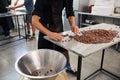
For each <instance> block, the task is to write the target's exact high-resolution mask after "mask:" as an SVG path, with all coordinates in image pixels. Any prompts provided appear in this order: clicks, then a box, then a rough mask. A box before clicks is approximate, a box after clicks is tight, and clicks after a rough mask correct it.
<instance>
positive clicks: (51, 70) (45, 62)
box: [15, 49, 67, 79]
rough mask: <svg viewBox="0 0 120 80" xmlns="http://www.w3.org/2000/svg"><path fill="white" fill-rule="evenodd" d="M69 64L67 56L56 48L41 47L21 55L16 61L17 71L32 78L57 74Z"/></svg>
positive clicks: (49, 76) (42, 77) (44, 77)
mask: <svg viewBox="0 0 120 80" xmlns="http://www.w3.org/2000/svg"><path fill="white" fill-rule="evenodd" d="M66 64H67V60H66V57H65V56H64V55H63V54H62V53H60V52H58V51H55V50H50V49H39V50H35V51H30V52H28V53H27V54H25V55H23V56H21V57H20V58H19V59H18V60H17V61H16V63H15V69H16V71H17V72H18V73H19V74H21V75H22V76H25V77H27V78H30V79H46V78H51V77H54V76H57V75H58V74H59V73H60V72H62V71H63V70H64V69H65V67H66Z"/></svg>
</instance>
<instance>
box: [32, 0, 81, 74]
mask: <svg viewBox="0 0 120 80" xmlns="http://www.w3.org/2000/svg"><path fill="white" fill-rule="evenodd" d="M64 8H65V10H66V14H67V18H68V21H69V23H70V26H71V30H72V31H73V32H74V33H75V34H78V32H79V31H78V30H79V29H78V26H76V25H75V21H74V12H73V0H36V3H35V9H34V11H33V17H32V22H33V25H34V26H35V27H36V28H37V29H39V40H38V49H54V50H57V51H60V52H62V53H64V54H65V56H66V57H67V62H68V64H67V71H68V72H72V73H74V74H76V71H73V70H72V69H71V66H70V62H69V55H68V51H67V50H66V49H64V48H61V47H59V46H57V45H55V44H53V43H51V42H49V41H47V40H45V39H44V38H43V36H45V35H47V36H49V37H50V38H51V39H53V40H56V41H57V40H61V39H63V38H64V37H63V36H62V35H61V34H59V33H60V32H63V23H62V10H63V9H64Z"/></svg>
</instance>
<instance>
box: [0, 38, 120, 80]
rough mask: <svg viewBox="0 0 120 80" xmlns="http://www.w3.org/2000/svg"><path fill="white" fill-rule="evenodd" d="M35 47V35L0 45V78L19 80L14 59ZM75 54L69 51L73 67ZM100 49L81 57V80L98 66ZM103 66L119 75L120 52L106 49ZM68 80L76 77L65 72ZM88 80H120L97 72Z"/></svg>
mask: <svg viewBox="0 0 120 80" xmlns="http://www.w3.org/2000/svg"><path fill="white" fill-rule="evenodd" d="M36 49H37V37H36V39H35V40H32V41H27V42H26V40H19V41H16V42H13V43H10V44H6V45H3V46H0V80H19V78H20V76H21V75H20V74H18V73H17V72H16V70H15V67H14V64H15V61H16V60H17V59H18V58H19V57H20V56H21V55H23V54H25V53H26V52H28V51H31V50H36ZM77 58H78V57H77V56H76V55H75V54H73V53H71V52H70V62H71V65H72V66H73V68H75V69H76V68H77ZM100 59H101V51H98V52H96V53H95V54H93V55H90V56H88V57H86V58H83V64H82V80H83V79H84V78H85V77H86V76H88V75H89V74H91V73H92V72H94V71H95V70H97V69H98V68H99V67H100ZM104 68H105V69H107V70H109V71H110V72H112V73H114V74H116V75H118V76H120V53H119V52H117V51H115V50H114V49H112V48H107V49H106V54H105V61H104ZM67 75H68V78H69V80H76V77H75V76H73V75H71V74H67ZM90 80H120V79H115V78H111V77H109V76H107V75H105V74H101V73H100V74H98V75H96V76H95V77H93V78H91V79H90Z"/></svg>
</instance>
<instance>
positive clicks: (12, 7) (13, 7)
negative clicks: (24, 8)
mask: <svg viewBox="0 0 120 80" xmlns="http://www.w3.org/2000/svg"><path fill="white" fill-rule="evenodd" d="M8 9H12V10H15V9H16V7H15V6H11V7H8Z"/></svg>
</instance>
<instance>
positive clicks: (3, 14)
mask: <svg viewBox="0 0 120 80" xmlns="http://www.w3.org/2000/svg"><path fill="white" fill-rule="evenodd" d="M24 14H27V13H26V12H20V11H15V12H7V13H0V18H1V17H9V16H19V15H24Z"/></svg>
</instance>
